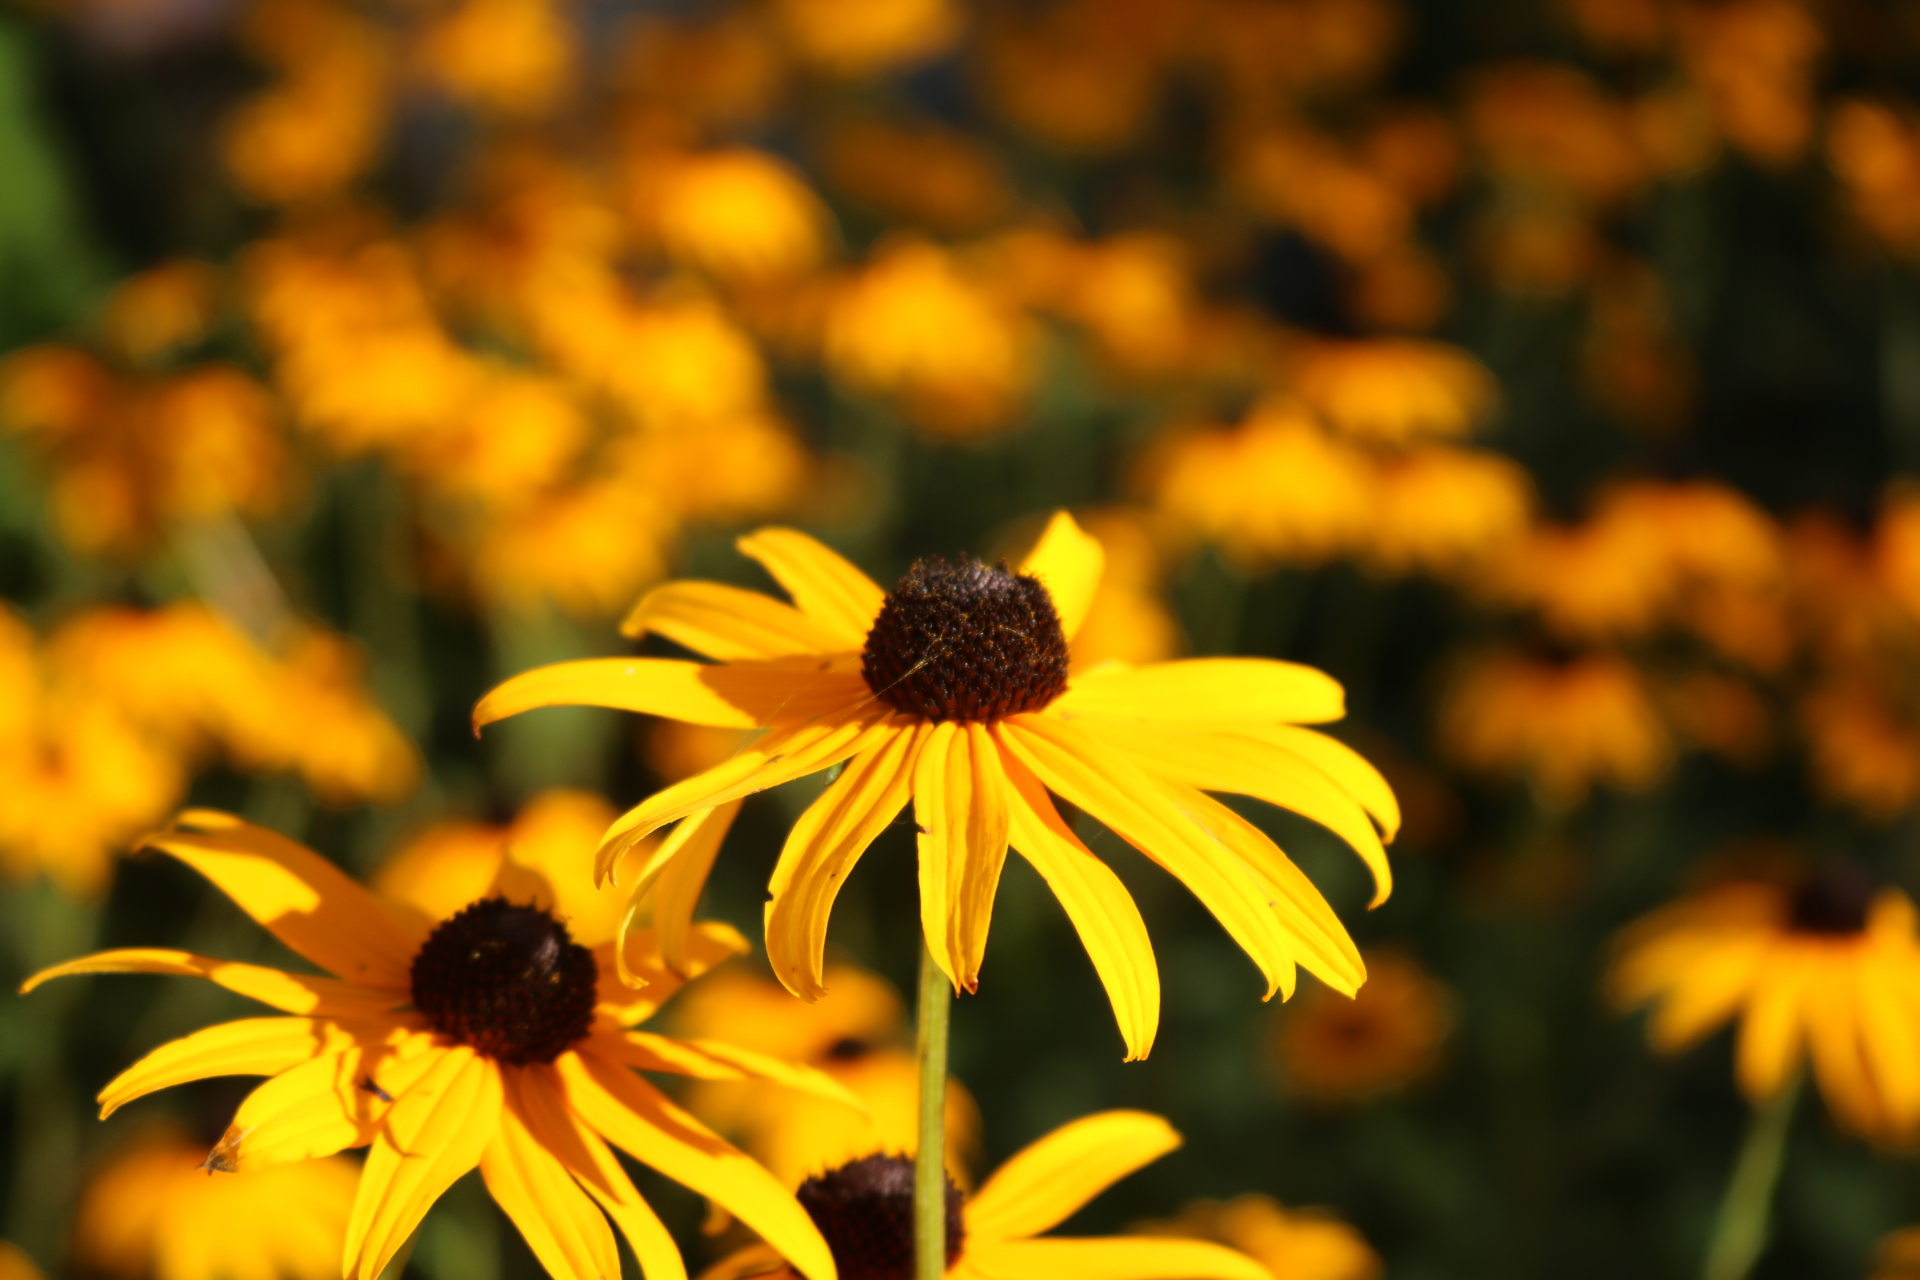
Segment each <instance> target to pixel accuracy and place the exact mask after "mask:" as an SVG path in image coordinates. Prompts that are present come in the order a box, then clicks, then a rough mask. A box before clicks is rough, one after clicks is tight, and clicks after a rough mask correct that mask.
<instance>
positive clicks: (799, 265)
mask: <svg viewBox="0 0 1920 1280" xmlns="http://www.w3.org/2000/svg"><path fill="white" fill-rule="evenodd" d="M631 168H632V176H631V179H630V189H631V200H632V204H633V208H634V213H635V216H636V218H637V219H638V220H639V222H640V224H641V225H642V226H643V227H644V228H646V229H647V230H648V231H649V232H650V233H651V234H652V235H653V236H655V237H656V238H657V239H658V240H659V242H660V244H661V246H662V247H663V248H665V249H666V251H667V253H668V254H669V255H670V256H671V257H672V258H674V259H675V260H676V261H679V262H682V263H685V264H687V265H689V266H693V267H697V268H699V269H700V270H702V271H706V272H709V273H710V274H712V275H715V276H718V277H720V278H722V279H726V280H737V281H743V282H748V283H761V282H766V281H773V280H782V279H790V278H792V277H795V276H799V275H803V274H805V273H806V272H808V271H811V270H813V269H814V268H815V267H817V266H818V265H819V264H820V262H821V260H822V259H823V258H824V257H825V256H826V245H827V240H828V238H829V237H830V235H831V234H832V215H830V214H829V213H828V212H827V208H826V206H825V205H824V204H822V203H821V202H820V197H819V196H817V195H815V194H814V193H813V189H812V188H810V187H809V186H808V185H807V184H806V181H805V180H804V179H803V178H801V176H800V175H799V174H798V173H796V172H794V170H793V169H792V168H791V167H790V166H788V165H786V164H784V163H783V162H781V161H780V160H778V159H776V158H774V157H773V156H770V155H768V154H767V153H766V152H764V151H755V150H753V149H751V148H749V147H733V148H728V149H726V150H720V151H708V152H701V153H697V154H691V155H677V154H673V153H666V152H653V151H649V152H643V153H641V154H640V155H638V156H636V157H635V158H634V159H633V161H632V163H631Z"/></svg>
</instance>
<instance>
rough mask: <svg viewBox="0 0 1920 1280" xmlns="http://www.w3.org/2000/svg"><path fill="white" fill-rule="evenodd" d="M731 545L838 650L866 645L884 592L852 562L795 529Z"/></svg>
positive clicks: (769, 531)
mask: <svg viewBox="0 0 1920 1280" xmlns="http://www.w3.org/2000/svg"><path fill="white" fill-rule="evenodd" d="M733 545H734V546H736V547H738V548H739V549H740V554H742V555H744V556H748V557H750V558H752V559H754V560H757V561H759V562H760V564H761V566H762V567H764V568H765V569H766V571H767V572H768V573H770V574H772V575H773V578H774V581H776V582H778V583H779V584H780V585H781V586H782V587H785V588H786V591H787V594H788V595H790V596H792V597H793V602H794V604H796V605H798V606H799V608H800V612H802V613H804V614H806V615H807V616H808V617H810V618H812V619H813V620H814V621H815V622H818V623H819V624H820V625H821V626H823V627H826V628H829V629H830V630H831V631H832V633H833V635H834V637H835V638H836V639H837V640H838V641H839V642H840V644H841V645H842V646H843V647H845V648H848V649H858V648H860V646H861V645H863V644H865V643H866V639H867V631H868V630H869V629H870V628H871V627H872V626H873V620H874V618H875V617H876V616H878V615H879V613H880V606H881V604H882V603H883V602H884V601H885V600H886V592H884V591H882V590H881V589H880V586H879V584H877V583H876V582H874V580H873V579H872V578H869V577H868V576H867V575H866V574H864V573H862V572H860V570H859V569H858V568H857V567H855V566H854V565H853V563H852V562H850V561H849V560H847V559H846V558H845V557H843V556H841V555H840V554H839V553H838V552H836V551H834V550H832V549H831V548H830V547H828V546H827V545H826V544H824V543H822V542H820V541H819V540H818V539H815V538H810V537H808V536H807V535H806V534H804V533H801V532H800V531H799V530H797V529H782V528H777V527H769V528H765V529H756V530H754V531H753V532H752V533H750V534H747V535H746V536H744V537H742V538H739V539H738V540H736V541H735V542H734V544H733Z"/></svg>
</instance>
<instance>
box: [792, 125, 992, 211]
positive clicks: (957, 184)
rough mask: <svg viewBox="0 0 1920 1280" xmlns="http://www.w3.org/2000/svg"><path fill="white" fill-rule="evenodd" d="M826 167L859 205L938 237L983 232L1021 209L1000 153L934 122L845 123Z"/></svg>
mask: <svg viewBox="0 0 1920 1280" xmlns="http://www.w3.org/2000/svg"><path fill="white" fill-rule="evenodd" d="M824 167H825V170H826V173H827V176H828V179H829V180H830V181H831V182H832V184H833V185H834V186H835V187H838V188H839V189H840V190H841V191H843V192H845V193H846V194H847V195H848V196H850V197H851V198H853V199H854V200H857V201H859V202H860V203H862V204H866V205H871V206H872V207H874V208H875V209H878V210H880V211H881V212H882V213H886V214H890V215H892V216H893V217H894V218H897V219H901V220H904V221H906V222H909V223H919V224H921V225H923V226H925V227H927V228H929V229H930V230H933V231H937V232H946V233H949V234H952V233H960V232H967V231H977V230H979V229H980V228H982V227H984V226H987V225H988V224H990V223H992V222H995V221H997V220H998V219H999V218H1000V217H1001V216H1003V215H1004V214H1005V213H1006V212H1007V210H1008V209H1009V208H1011V207H1012V205H1013V192H1012V191H1011V190H1010V189H1009V188H1008V184H1007V175H1006V173H1005V172H1004V171H1003V170H1002V168H1001V166H1000V161H999V159H998V157H996V156H995V155H994V153H993V151H992V150H991V149H989V148H988V147H987V146H986V145H985V144H984V143H982V142H979V141H977V140H976V139H974V138H971V137H968V136H967V135H966V134H963V133H959V132H956V131H954V130H951V129H946V128H943V127H941V126H940V125H937V124H933V123H930V122H918V121H915V122H902V121H898V120H892V119H879V118H876V119H863V120H853V121H849V122H847V123H845V124H841V125H838V126H837V127H835V128H833V130H832V131H831V132H830V133H829V134H828V135H827V140H826V146H825V157H824Z"/></svg>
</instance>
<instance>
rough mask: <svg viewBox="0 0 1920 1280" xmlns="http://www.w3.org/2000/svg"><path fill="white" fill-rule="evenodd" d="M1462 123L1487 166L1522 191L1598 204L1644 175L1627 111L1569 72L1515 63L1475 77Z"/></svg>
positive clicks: (1588, 80)
mask: <svg viewBox="0 0 1920 1280" xmlns="http://www.w3.org/2000/svg"><path fill="white" fill-rule="evenodd" d="M1467 121H1468V126H1469V129H1470V132H1471V134H1472V137H1473V140H1474V141H1475V143H1477V144H1478V146H1479V148H1480V150H1481V153H1482V155H1483V157H1484V160H1485V164H1486V167H1487V169H1488V170H1489V171H1490V172H1491V173H1492V175H1493V176H1494V177H1495V178H1497V179H1500V180H1502V181H1504V182H1510V183H1514V184H1517V185H1519V186H1520V187H1522V188H1526V187H1529V186H1535V185H1538V184H1543V183H1544V184H1546V185H1547V186H1549V187H1551V188H1554V189H1556V190H1558V191H1560V192H1563V193H1565V194H1567V195H1570V196H1572V197H1574V198H1576V199H1577V200H1579V201H1581V202H1582V203H1585V204H1589V205H1604V204H1608V203H1611V202H1613V201H1615V200H1618V199H1619V198H1620V197H1622V196H1624V195H1626V194H1627V193H1628V192H1629V191H1630V190H1632V189H1633V188H1634V187H1636V186H1638V185H1639V184H1640V182H1641V181H1642V180H1643V179H1644V177H1645V164H1644V161H1643V159H1642V157H1641V155H1640V154H1639V148H1638V146H1637V145H1636V139H1635V136H1634V132H1633V127H1632V122H1631V120H1630V118H1629V116H1628V113H1627V111H1626V108H1625V107H1624V106H1622V105H1621V104H1620V103H1618V102H1616V101H1614V100H1612V99H1610V98H1608V97H1607V96H1606V95H1605V94H1604V93H1603V92H1602V91H1601V90H1600V89H1599V88H1598V87H1597V86H1596V85H1595V84H1594V82H1593V80H1592V79H1591V78H1589V77H1588V76H1586V75H1585V74H1583V73H1581V72H1579V71H1577V70H1575V69H1574V68H1572V67H1567V66H1558V65H1554V64H1551V63H1529V62H1521V63H1511V64H1508V65H1505V66H1497V67H1492V68H1488V69H1486V70H1483V71H1481V72H1479V73H1478V74H1477V75H1476V76H1475V78H1474V81H1473V92H1472V97H1471V98H1470V100H1469V102H1468V107H1467Z"/></svg>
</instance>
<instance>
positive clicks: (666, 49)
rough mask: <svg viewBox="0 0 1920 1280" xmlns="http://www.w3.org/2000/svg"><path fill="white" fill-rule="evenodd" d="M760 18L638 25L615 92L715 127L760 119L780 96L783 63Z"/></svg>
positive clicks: (657, 20)
mask: <svg viewBox="0 0 1920 1280" xmlns="http://www.w3.org/2000/svg"><path fill="white" fill-rule="evenodd" d="M775 44H776V37H775V35H774V32H773V30H772V24H771V23H769V22H768V21H767V20H766V16H765V15H764V14H763V13H759V12H743V11H742V10H739V9H725V10H722V11H721V12H719V13H717V14H714V15H712V16H710V17H709V16H704V15H702V16H701V17H694V18H689V19H686V20H677V21H676V20H670V19H667V18H663V17H661V16H658V15H654V14H649V15H647V16H646V17H643V18H641V19H640V21H639V22H638V23H637V24H636V26H635V28H634V32H633V39H632V42H631V43H630V44H629V45H628V47H627V50H626V54H625V56H624V57H623V58H622V60H621V74H620V77H619V83H620V87H621V88H622V89H624V90H626V91H627V92H629V93H632V94H634V95H636V96H637V97H639V98H641V99H642V100H645V101H654V102H659V103H662V104H663V105H665V106H666V107H667V108H668V109H669V110H671V111H673V112H674V113H676V114H680V115H685V116H689V117H692V118H693V119H695V120H699V121H704V122H710V123H713V124H737V123H740V122H742V121H748V120H757V119H759V118H760V117H761V116H763V115H765V114H766V112H767V110H768V109H769V107H770V106H771V105H772V103H773V100H774V98H775V96H776V95H777V94H778V93H779V91H780V88H781V85H782V82H783V79H784V76H783V71H784V69H785V60H784V59H783V58H782V57H781V54H780V51H779V50H778V49H777V48H776V47H775Z"/></svg>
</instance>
